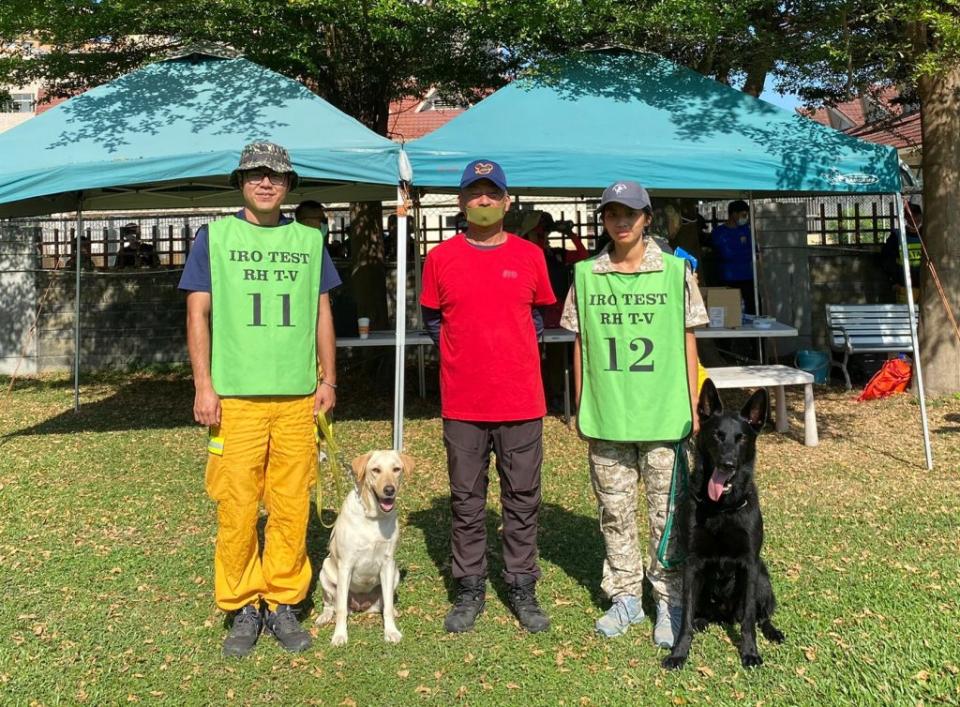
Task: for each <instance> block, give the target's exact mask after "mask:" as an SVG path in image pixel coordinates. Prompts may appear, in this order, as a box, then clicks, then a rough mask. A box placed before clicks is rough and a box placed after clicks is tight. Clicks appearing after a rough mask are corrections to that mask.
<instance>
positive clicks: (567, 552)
mask: <svg viewBox="0 0 960 707" xmlns="http://www.w3.org/2000/svg"><path fill="white" fill-rule="evenodd" d="M407 522H408V523H409V524H410V525H413V526H415V527H417V528H419V529H420V530H421V532H422V533H423V537H424V541H425V542H426V545H427V553H428V554H429V555H430V559H431V560H433V564H434V565H435V566H436V568H437V572H438V574H440V575H441V576H442V577H443V582H444V586H445V588H446V590H447V598H448V599H449V600H450V601H451V602H452V601H453V600H454V599H455V598H456V594H457V592H456V586H457V585H456V581H455V580H454V579H453V577H451V575H450V564H451V556H450V502H449V499H447V498H446V497H439V496H438V497H436V498H434V499H433V501H432V503H431V505H430V507H429V508H425V509H423V510H419V511H417V512H415V513H412V514H410V516H409V517H408V520H407ZM486 526H487V558H488V568H487V574H488V576H489V578H490V584H491V586H492V587H493V589H494V591H495V592H496V593H497V596H498V597H499V598H500V600H501V601H503V602H504V604H506V603H507V585H506V582H504V580H503V553H502V551H501V546H500V532H499V526H500V514H499V513H497V512H495V511H491V510H490V509H489V508H488V509H487V521H486ZM538 544H539V548H540V558H541V559H542V560H544V561H546V562H550V563H551V564H554V565H556V566H557V567H559V568H560V569H561V570H562V571H563V572H564V573H565V574H566V575H567V576H568V577H570V578H571V579H573V580H574V581H576V582H577V583H578V584H580V585H581V586H583V587H585V588H586V589H587V590H588V591H589V592H590V598H591V601H593V603H594V604H597V605H599V604H600V602H601V601H602V599H603V592H602V591H601V589H600V570H601V567H602V564H603V557H604V548H603V539H602V538H601V537H600V532H599V529H598V528H597V522H596V520H595V519H593V518H587V517H586V516H582V515H579V514H577V513H574V512H572V511H570V510H569V509H567V508H564V507H562V506H559V505H557V504H555V503H544V504H542V505H541V507H540V532H539V536H538Z"/></svg>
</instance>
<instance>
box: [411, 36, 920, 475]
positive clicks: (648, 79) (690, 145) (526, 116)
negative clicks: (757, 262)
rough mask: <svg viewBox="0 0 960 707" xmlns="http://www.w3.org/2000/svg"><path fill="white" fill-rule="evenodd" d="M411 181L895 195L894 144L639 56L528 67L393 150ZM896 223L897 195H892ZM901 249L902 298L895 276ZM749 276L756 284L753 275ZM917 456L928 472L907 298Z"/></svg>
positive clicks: (585, 56)
mask: <svg viewBox="0 0 960 707" xmlns="http://www.w3.org/2000/svg"><path fill="white" fill-rule="evenodd" d="M406 150H407V154H408V155H409V157H410V161H411V162H412V164H413V170H414V184H415V186H416V187H419V188H424V189H427V190H434V191H453V190H455V189H456V188H457V185H458V184H459V180H460V173H461V171H462V170H463V168H464V166H465V165H466V164H467V163H468V162H469V161H471V160H474V159H478V158H486V159H491V160H494V161H496V162H499V163H500V164H501V165H502V166H503V168H504V170H505V172H506V174H507V181H508V183H509V185H510V189H509V191H510V192H511V193H512V194H524V193H535V194H544V195H551V194H565V195H574V196H593V195H599V193H600V191H601V190H602V189H603V188H605V187H606V186H608V185H609V184H611V183H612V182H614V181H616V180H618V179H635V180H637V181H639V182H640V183H642V184H643V185H644V186H645V187H647V189H649V190H650V191H651V192H652V193H653V195H654V196H692V197H699V198H723V197H728V198H733V197H743V198H748V199H750V200H751V204H752V202H753V199H754V198H758V197H772V196H778V195H791V196H812V195H818V194H897V195H899V194H900V191H901V171H900V164H899V159H898V157H897V152H896V150H894V149H892V148H890V147H886V146H883V145H874V144H871V143H867V142H864V141H862V140H857V139H856V138H852V137H849V136H847V135H844V134H843V133H840V132H838V131H836V130H833V129H831V128H828V127H826V126H823V125H820V124H818V123H815V122H814V121H812V120H809V119H807V118H804V117H802V116H800V115H797V114H796V113H794V112H791V111H786V110H783V109H781V108H778V107H777V106H774V105H772V104H770V103H767V102H765V101H761V100H759V99H756V98H753V97H752V96H748V95H746V94H744V93H742V92H740V91H737V90H735V89H733V88H731V87H729V86H725V85H723V84H720V83H717V82H716V81H712V80H710V79H709V78H707V77H705V76H703V75H701V74H698V73H697V72H695V71H691V70H690V69H687V68H684V67H681V66H678V65H676V64H673V63H671V62H669V61H667V60H666V59H664V58H662V57H660V56H657V55H654V54H647V53H637V52H630V51H622V50H613V51H598V52H585V53H581V54H576V55H572V56H569V57H565V58H561V59H557V60H555V61H549V62H544V63H541V64H539V65H537V66H535V67H532V68H531V69H530V70H529V71H528V72H527V73H526V74H525V75H524V76H522V77H520V78H519V79H517V80H515V81H513V82H512V83H510V84H508V85H507V86H505V87H504V88H501V89H500V90H499V91H496V92H495V93H493V94H492V95H490V96H488V97H487V98H485V99H484V100H482V101H480V102H479V103H477V104H476V105H475V106H473V107H472V108H470V109H469V110H467V111H465V112H464V113H462V114H461V115H459V116H457V117H456V118H454V119H453V120H451V121H450V122H449V123H447V124H446V125H444V126H443V127H441V128H439V129H437V130H436V131H434V132H432V133H430V134H429V135H426V136H424V137H423V138H420V139H419V140H416V141H414V142H412V143H410V144H409V145H407V148H406ZM898 204H899V208H900V223H903V213H902V206H903V205H902V199H899V198H898ZM900 230H901V248H902V249H903V253H904V256H903V260H904V263H905V265H904V270H905V277H906V278H907V283H908V292H909V289H910V288H909V282H910V281H909V277H910V273H909V268H908V267H907V266H906V262H907V257H906V250H905V249H906V245H905V241H903V236H902V232H903V229H900ZM754 279H755V280H756V278H754ZM909 299H910V302H909V311H910V316H911V322H912V330H913V351H914V360H915V371H916V374H917V380H918V384H919V386H918V387H919V394H920V408H921V419H922V423H923V435H924V451H925V453H926V460H927V467H928V468H932V465H933V461H932V456H931V452H930V441H929V431H928V426H927V415H926V405H925V402H924V394H923V378H922V372H921V370H920V358H919V347H918V345H917V336H916V321H914V320H913V311H914V310H913V301H912V294H911V295H909Z"/></svg>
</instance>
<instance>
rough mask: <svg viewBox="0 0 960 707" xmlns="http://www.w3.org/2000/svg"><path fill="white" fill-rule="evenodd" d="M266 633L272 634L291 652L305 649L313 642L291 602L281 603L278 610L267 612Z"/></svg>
mask: <svg viewBox="0 0 960 707" xmlns="http://www.w3.org/2000/svg"><path fill="white" fill-rule="evenodd" d="M264 632H265V633H269V634H271V635H272V636H273V637H274V638H276V639H277V642H278V643H279V644H280V645H281V646H283V647H284V648H285V649H286V650H288V651H290V652H291V653H299V652H300V651H305V650H307V648H309V647H310V644H311V643H313V639H312V638H310V634H309V633H307V632H306V631H304V629H303V626H301V625H300V620H299V619H297V615H296V614H295V613H294V611H293V607H292V606H290V605H289V604H280V605H279V606H278V607H277V610H276V611H268V612H267V621H266V628H265V629H264Z"/></svg>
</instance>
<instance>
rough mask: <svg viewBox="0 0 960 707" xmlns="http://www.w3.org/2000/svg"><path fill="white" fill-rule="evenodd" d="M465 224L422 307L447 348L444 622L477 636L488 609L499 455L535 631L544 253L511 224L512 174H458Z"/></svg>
mask: <svg viewBox="0 0 960 707" xmlns="http://www.w3.org/2000/svg"><path fill="white" fill-rule="evenodd" d="M459 202H460V208H461V209H462V210H463V212H464V213H465V214H466V218H467V230H466V232H465V233H458V234H457V235H456V236H454V237H453V238H451V239H449V240H447V241H444V242H443V243H441V244H440V245H438V246H437V247H435V248H434V249H433V250H431V251H430V254H429V255H428V256H427V260H426V263H425V264H424V267H423V292H422V294H421V296H420V304H421V306H422V308H423V312H424V321H425V322H426V324H427V328H428V330H430V331H431V333H432V335H433V336H434V340H435V341H437V343H438V344H439V346H440V397H441V413H442V415H443V441H444V445H445V446H446V448H447V471H448V472H449V475H450V505H451V509H452V512H453V522H452V528H451V546H452V550H453V568H452V571H453V576H454V578H455V579H456V580H457V583H458V591H457V600H456V603H455V604H454V606H453V608H452V609H451V610H450V612H449V613H448V614H447V617H446V619H445V621H444V626H445V628H446V629H447V631H449V632H451V633H459V632H462V631H469V630H470V629H471V628H473V624H474V621H475V620H476V618H477V615H478V614H479V613H480V612H481V611H482V610H483V607H484V602H485V596H486V573H487V558H486V546H487V534H486V503H487V484H488V479H487V470H488V469H489V467H490V452H491V451H492V452H494V453H495V454H496V460H497V461H496V464H497V473H498V474H499V475H500V501H501V504H502V506H503V562H504V565H505V569H504V573H503V574H504V579H505V580H506V582H507V585H508V592H507V596H508V599H509V603H510V608H511V610H512V611H513V612H514V614H515V615H516V616H517V619H518V620H519V621H520V624H521V625H522V626H523V627H524V628H525V629H527V630H528V631H530V632H531V633H535V632H537V631H544V630H546V629H547V628H549V626H550V620H549V619H548V618H547V616H546V614H544V613H543V611H542V610H541V609H540V607H539V605H538V604H537V598H536V593H535V586H536V582H537V579H538V578H539V577H540V568H539V567H538V566H537V515H538V512H539V510H540V466H541V464H542V462H543V416H544V415H545V414H546V404H545V401H544V398H543V385H542V383H541V379H540V350H539V347H538V345H537V337H538V332H539V331H540V330H542V328H543V324H542V319H541V318H540V317H539V314H538V312H537V309H536V308H537V307H541V306H545V305H549V304H553V303H554V301H555V298H554V296H553V291H552V290H551V288H550V278H549V277H548V275H547V268H546V263H545V261H544V259H543V254H542V253H541V252H540V249H539V248H538V247H537V246H536V245H534V244H533V243H530V242H528V241H525V240H523V239H522V238H519V237H517V236H515V235H513V234H512V233H507V232H505V231H504V230H503V217H504V214H505V213H506V211H507V209H508V208H510V196H509V195H508V194H507V180H506V177H505V176H504V173H503V169H501V167H500V165H498V164H497V163H496V162H492V161H490V160H476V161H474V162H471V163H470V164H468V165H467V167H466V169H465V170H464V172H463V176H462V177H461V179H460V198H459Z"/></svg>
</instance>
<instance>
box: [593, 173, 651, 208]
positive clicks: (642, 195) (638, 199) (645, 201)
mask: <svg viewBox="0 0 960 707" xmlns="http://www.w3.org/2000/svg"><path fill="white" fill-rule="evenodd" d="M607 204H623V205H624V206H629V207H630V208H631V209H637V210H638V211H639V210H641V209H649V208H650V206H651V205H650V195H649V194H647V190H646V189H644V188H643V187H641V186H640V185H639V184H637V183H636V182H631V181H629V180H624V181H620V182H614V183H613V184H611V185H610V186H609V187H607V188H606V189H604V190H603V196H601V197H600V206H598V207H597V211H603V207H604V206H606V205H607Z"/></svg>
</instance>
